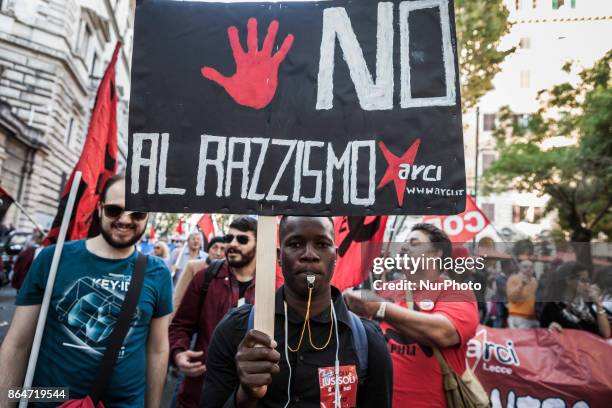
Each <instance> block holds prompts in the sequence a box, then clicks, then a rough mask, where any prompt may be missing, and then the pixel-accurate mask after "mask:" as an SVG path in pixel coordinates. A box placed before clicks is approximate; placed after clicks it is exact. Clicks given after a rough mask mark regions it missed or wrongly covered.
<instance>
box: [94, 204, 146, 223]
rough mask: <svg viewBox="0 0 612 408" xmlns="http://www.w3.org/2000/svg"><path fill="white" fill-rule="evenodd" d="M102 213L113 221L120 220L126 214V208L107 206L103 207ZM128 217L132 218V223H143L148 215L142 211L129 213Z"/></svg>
mask: <svg viewBox="0 0 612 408" xmlns="http://www.w3.org/2000/svg"><path fill="white" fill-rule="evenodd" d="M102 211H103V212H104V215H105V216H106V217H108V218H111V219H118V218H119V217H121V216H122V215H123V213H124V212H126V211H125V208H123V207H121V206H119V205H115V204H106V205H104V206H102ZM127 215H129V216H130V217H131V218H132V221H142V220H144V219H145V218H147V215H148V214H147V213H146V212H142V211H127Z"/></svg>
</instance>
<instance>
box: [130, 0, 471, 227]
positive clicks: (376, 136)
mask: <svg viewBox="0 0 612 408" xmlns="http://www.w3.org/2000/svg"><path fill="white" fill-rule="evenodd" d="M127 170H128V183H127V206H128V208H130V209H131V210H148V211H170V212H173V211H174V212H232V213H257V214H264V215H272V214H303V215H307V214H317V215H329V214H334V215H375V214H455V213H460V212H462V211H463V209H464V206H465V170H464V161H463V139H462V125H461V109H460V96H459V84H458V67H457V49H456V39H455V30H454V13H453V2H452V0H413V1H384V2H383V1H381V2H377V1H346V0H345V1H340V0H333V1H323V2H288V3H202V2H174V1H157V0H150V1H143V2H141V3H140V4H139V5H138V7H137V9H136V22H135V32H134V50H133V66H132V82H131V101H130V122H129V154H128V169H127Z"/></svg>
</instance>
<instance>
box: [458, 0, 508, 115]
mask: <svg viewBox="0 0 612 408" xmlns="http://www.w3.org/2000/svg"><path fill="white" fill-rule="evenodd" d="M508 14H509V13H508V9H507V8H506V6H505V5H504V1H503V0H455V24H456V31H457V44H458V48H459V51H458V52H459V70H460V73H459V74H460V79H459V81H460V84H461V102H462V109H463V111H464V112H465V111H467V110H468V109H470V108H472V107H474V106H475V105H476V103H477V102H478V99H480V97H481V96H483V95H484V94H485V93H487V92H488V91H489V90H491V88H492V87H493V85H492V81H493V78H494V77H495V75H496V74H497V73H498V72H499V71H500V70H501V63H502V62H503V61H504V59H505V58H506V57H507V56H508V55H510V54H511V53H512V52H514V48H511V49H509V50H505V51H500V50H498V48H499V44H500V40H501V38H502V37H503V36H504V35H506V34H507V33H508V32H509V30H510V26H511V24H510V23H509V22H508Z"/></svg>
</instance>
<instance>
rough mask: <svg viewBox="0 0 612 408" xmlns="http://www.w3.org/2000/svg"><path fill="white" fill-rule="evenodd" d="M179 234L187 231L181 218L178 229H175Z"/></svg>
mask: <svg viewBox="0 0 612 408" xmlns="http://www.w3.org/2000/svg"><path fill="white" fill-rule="evenodd" d="M174 232H175V233H177V234H178V235H183V234H184V233H185V231H183V219H182V218H179V221H178V224H177V225H176V229H175V230H174Z"/></svg>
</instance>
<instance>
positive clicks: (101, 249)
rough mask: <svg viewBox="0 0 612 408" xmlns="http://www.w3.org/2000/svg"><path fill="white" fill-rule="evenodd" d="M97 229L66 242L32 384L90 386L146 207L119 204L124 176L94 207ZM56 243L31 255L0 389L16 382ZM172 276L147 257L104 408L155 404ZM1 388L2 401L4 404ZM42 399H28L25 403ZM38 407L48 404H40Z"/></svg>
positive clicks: (84, 390) (2, 359)
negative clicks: (131, 208) (94, 233)
mask: <svg viewBox="0 0 612 408" xmlns="http://www.w3.org/2000/svg"><path fill="white" fill-rule="evenodd" d="M98 216H99V218H100V229H101V234H100V235H98V236H96V237H94V238H91V239H87V240H81V241H71V242H66V244H65V245H64V248H63V251H62V256H61V259H60V261H59V268H58V272H57V277H56V280H55V285H54V287H53V292H52V294H51V303H50V305H49V312H48V314H47V319H46V324H45V330H44V335H43V338H42V343H41V346H40V354H39V356H38V362H37V365H36V372H35V375H34V381H33V384H32V385H33V387H68V389H69V396H70V398H71V399H77V398H83V397H85V396H86V395H88V394H89V393H90V391H91V390H92V388H93V383H94V381H95V379H96V375H97V373H98V370H99V368H100V363H101V360H102V356H104V353H105V350H106V345H107V343H108V337H109V336H110V333H112V331H113V328H114V325H115V323H116V322H117V320H118V317H119V313H120V310H121V306H122V304H123V300H124V299H125V297H126V293H127V290H128V288H129V287H130V282H131V279H132V276H133V273H134V270H135V265H136V260H137V259H138V256H139V255H138V251H136V243H137V242H138V240H139V239H140V238H141V237H142V235H143V234H144V232H145V230H146V227H147V219H148V214H147V213H144V212H137V211H125V178H124V177H123V176H113V177H111V178H110V179H109V180H108V181H107V183H106V185H105V187H104V190H103V191H102V194H101V202H100V204H99V207H98ZM54 250H55V246H53V245H52V246H49V247H47V248H45V249H43V250H42V251H41V253H40V254H39V255H38V256H37V257H36V259H35V260H34V262H33V264H32V267H31V268H30V271H29V272H28V274H27V275H26V278H25V281H24V283H23V286H22V287H21V290H20V291H19V295H18V296H17V300H16V304H17V308H16V309H15V314H14V316H13V320H12V323H11V327H10V328H9V331H8V333H7V335H6V338H5V339H4V342H3V343H2V348H1V349H0V372H1V373H2V375H0V389H3V390H6V389H9V388H16V387H20V386H21V385H22V384H23V379H24V376H25V371H26V366H27V362H28V356H29V353H30V348H31V346H32V340H33V338H34V332H35V330H36V322H37V319H38V314H39V312H40V308H41V303H42V299H43V295H44V291H45V286H46V284H47V277H48V275H49V270H50V267H51V262H52V259H53V253H54ZM171 313H172V281H171V278H170V271H169V270H168V267H167V266H166V265H165V263H164V261H163V260H161V259H159V258H157V257H154V256H149V257H147V261H146V268H145V271H144V281H143V285H142V289H141V291H140V297H139V301H138V304H137V307H136V311H135V313H134V317H133V319H132V321H131V322H130V328H129V331H128V333H127V335H126V336H125V339H124V340H123V347H122V352H121V353H120V355H119V357H118V359H117V362H116V363H115V366H114V371H113V374H112V376H111V378H110V381H109V384H108V386H107V387H106V391H105V393H104V395H103V396H102V399H101V402H103V403H104V405H105V406H106V407H126V408H127V407H143V406H145V402H146V406H147V407H159V405H160V401H161V396H162V391H163V385H164V380H165V376H166V368H167V364H168V355H169V345H168V324H169V320H170V314H171ZM6 396H7V394H6V393H2V394H1V395H0V406H2V407H6V406H9V405H8V401H6V400H3V398H6ZM39 405H40V404H35V403H30V406H35V407H36V406H39ZM43 406H48V405H47V404H43Z"/></svg>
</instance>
